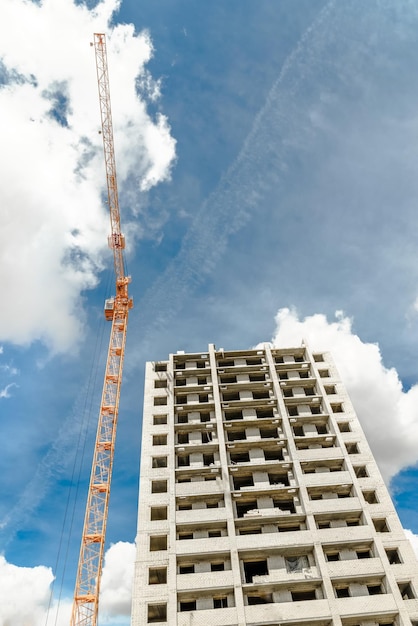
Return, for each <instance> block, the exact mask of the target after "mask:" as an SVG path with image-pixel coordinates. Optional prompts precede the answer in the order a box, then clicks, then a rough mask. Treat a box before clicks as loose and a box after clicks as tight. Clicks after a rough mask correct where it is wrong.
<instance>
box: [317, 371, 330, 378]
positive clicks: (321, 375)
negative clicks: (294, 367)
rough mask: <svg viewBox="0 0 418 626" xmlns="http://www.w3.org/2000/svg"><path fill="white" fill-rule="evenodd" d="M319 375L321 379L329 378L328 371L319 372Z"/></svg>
mask: <svg viewBox="0 0 418 626" xmlns="http://www.w3.org/2000/svg"><path fill="white" fill-rule="evenodd" d="M319 375H320V377H321V378H329V371H328V370H319Z"/></svg>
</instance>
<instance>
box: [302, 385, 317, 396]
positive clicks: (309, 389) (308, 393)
mask: <svg viewBox="0 0 418 626" xmlns="http://www.w3.org/2000/svg"><path fill="white" fill-rule="evenodd" d="M303 391H304V392H305V396H314V395H315V387H304V389H303Z"/></svg>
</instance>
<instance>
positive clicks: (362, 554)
mask: <svg viewBox="0 0 418 626" xmlns="http://www.w3.org/2000/svg"><path fill="white" fill-rule="evenodd" d="M356 554H357V558H358V559H370V558H371V556H372V553H371V552H370V550H356Z"/></svg>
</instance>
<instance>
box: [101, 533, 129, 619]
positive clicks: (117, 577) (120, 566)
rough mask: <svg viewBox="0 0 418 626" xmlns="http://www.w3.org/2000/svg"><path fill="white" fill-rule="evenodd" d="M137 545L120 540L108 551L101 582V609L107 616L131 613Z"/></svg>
mask: <svg viewBox="0 0 418 626" xmlns="http://www.w3.org/2000/svg"><path fill="white" fill-rule="evenodd" d="M135 553H136V549H135V545H134V544H133V543H128V542H124V541H119V542H118V543H115V544H114V545H112V546H111V547H110V548H109V549H108V551H107V552H106V556H105V562H104V567H103V576H102V582H101V598H100V611H101V614H103V615H107V616H110V617H112V616H120V615H130V614H131V600H132V579H133V573H134V562H135Z"/></svg>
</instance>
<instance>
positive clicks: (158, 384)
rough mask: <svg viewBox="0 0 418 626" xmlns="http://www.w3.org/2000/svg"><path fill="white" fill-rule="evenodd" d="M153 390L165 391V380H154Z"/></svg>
mask: <svg viewBox="0 0 418 626" xmlns="http://www.w3.org/2000/svg"><path fill="white" fill-rule="evenodd" d="M154 387H155V389H166V388H167V379H166V378H163V379H162V380H154Z"/></svg>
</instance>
